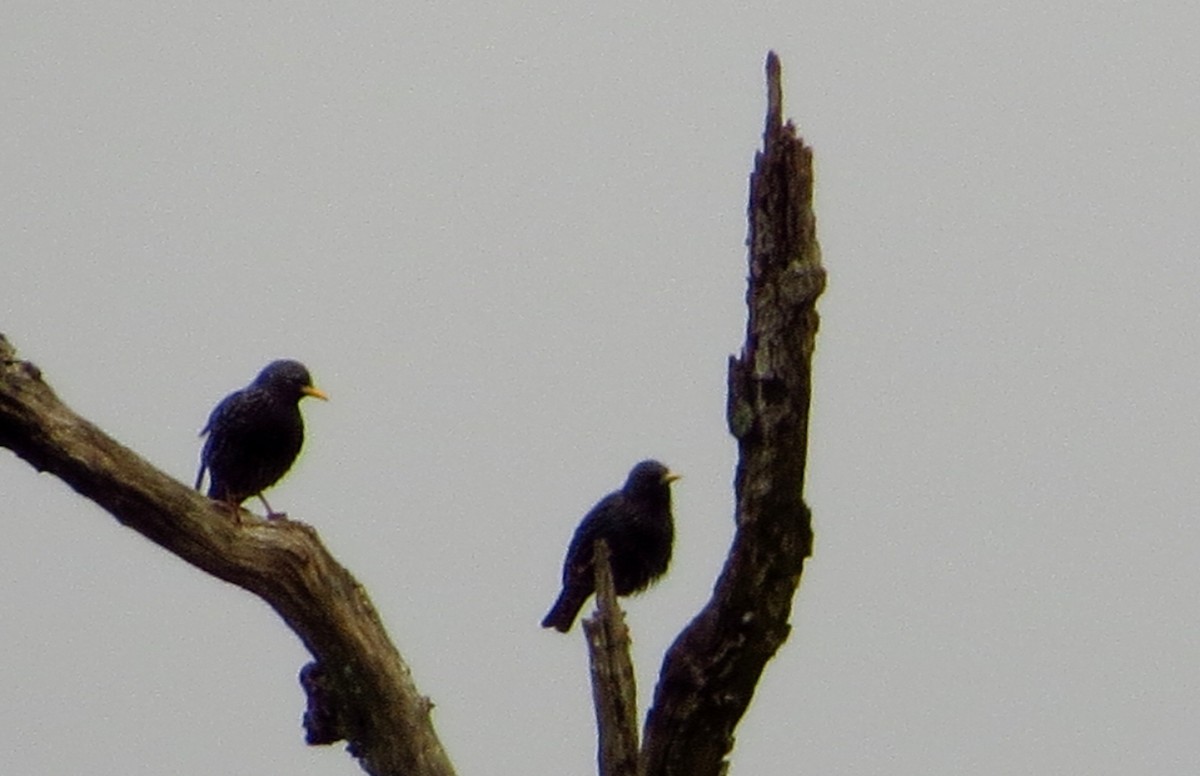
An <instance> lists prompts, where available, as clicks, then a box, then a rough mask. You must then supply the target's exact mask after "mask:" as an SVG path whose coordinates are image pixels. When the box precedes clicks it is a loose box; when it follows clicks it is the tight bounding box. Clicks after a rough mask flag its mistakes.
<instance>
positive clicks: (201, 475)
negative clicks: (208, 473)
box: [193, 464, 208, 490]
mask: <svg viewBox="0 0 1200 776" xmlns="http://www.w3.org/2000/svg"><path fill="white" fill-rule="evenodd" d="M207 468H208V467H207V466H206V465H204V464H200V471H198V472H196V484H195V485H194V486H193V487H194V488H195V489H196V490H200V483H202V482H204V470H205V469H207Z"/></svg>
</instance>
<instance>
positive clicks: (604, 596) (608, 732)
mask: <svg viewBox="0 0 1200 776" xmlns="http://www.w3.org/2000/svg"><path fill="white" fill-rule="evenodd" d="M595 553H596V554H595V559H594V562H593V563H592V568H593V569H595V573H596V605H597V609H598V611H597V613H596V616H595V617H593V618H591V619H587V620H584V621H583V632H584V634H585V635H586V636H587V642H588V656H589V658H590V659H591V664H592V698H593V700H594V701H595V705H596V730H597V735H598V737H599V739H600V741H599V756H598V758H597V759H598V760H599V766H600V770H599V773H600V776H637V772H638V771H637V768H638V733H637V682H636V680H635V678H634V675H633V660H632V658H631V657H630V656H629V628H628V627H626V625H625V614H624V612H622V611H621V607H620V606H618V605H617V592H616V589H615V588H614V587H613V578H612V564H611V563H610V561H609V558H610V555H609V551H608V543H607V542H605V541H604V540H603V539H600V540H598V541H597V542H596V547H595Z"/></svg>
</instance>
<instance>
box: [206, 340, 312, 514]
mask: <svg viewBox="0 0 1200 776" xmlns="http://www.w3.org/2000/svg"><path fill="white" fill-rule="evenodd" d="M305 396H315V397H316V398H318V399H328V398H329V397H328V396H326V395H325V394H324V393H322V392H321V391H319V390H317V389H316V388H314V387H313V384H312V378H311V377H310V376H309V374H308V370H307V369H305V368H304V365H303V364H301V363H300V362H299V361H272V362H271V363H270V364H267V366H266V368H264V369H263V370H262V371H261V372H259V373H258V377H256V378H254V382H252V383H250V385H248V386H246V387H245V388H243V389H242V390H240V391H234V392H233V393H231V394H229V395H228V396H226V397H225V398H224V399H223V400H222V401H221V403H220V404H218V405H217V406H216V409H214V410H213V411H212V414H211V415H209V417H208V423H207V424H205V426H204V429H203V430H202V431H201V432H200V436H204V435H205V434H208V439H207V440H205V442H204V449H203V450H202V451H201V452H200V472H199V473H198V474H197V475H196V490H199V489H200V483H201V482H202V481H203V479H204V472H205V470H206V469H207V470H208V480H209V482H208V496H209V498H213V499H220V500H221V501H224V502H226V503H227V504H229V505H230V508H231V509H232V510H233V513H234V515H235V516H236V515H237V514H238V505H240V504H241V503H242V502H243V501H245V500H246V499H248V498H250V497H251V496H258V497H259V499H261V500H262V503H263V506H265V507H266V508H267V517H268V518H273V517H279V516H281V515H280V513H277V512H275V510H273V509H271V505H270V504H268V503H267V500H266V499H265V498H263V494H262V492H263V491H264V490H266V489H267V488H269V487H271V486H272V485H274V484H275V483H276V482H278V481H279V478H280V477H282V476H283V475H284V474H286V473H287V470H288V469H290V468H291V466H292V463H293V462H295V460H296V456H297V455H299V454H300V447H301V446H302V445H303V444H304V420H303V419H302V418H301V417H300V400H301V399H302V398H304V397H305Z"/></svg>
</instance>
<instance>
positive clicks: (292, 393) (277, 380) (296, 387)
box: [254, 359, 329, 401]
mask: <svg viewBox="0 0 1200 776" xmlns="http://www.w3.org/2000/svg"><path fill="white" fill-rule="evenodd" d="M254 385H255V386H257V387H259V388H265V389H267V390H269V391H271V392H272V393H278V394H280V395H282V396H288V397H295V399H296V400H297V401H298V400H300V399H301V398H303V397H305V396H312V397H313V398H315V399H322V400H324V401H328V400H329V396H327V395H326V394H325V392H324V391H322V390H320V389H318V388H316V387H315V386H314V385H313V384H312V376H311V375H310V374H309V373H308V369H307V368H306V367H305V366H304V364H301V363H300V362H299V361H292V360H290V359H282V360H280V361H272V362H271V363H269V364H267V365H266V367H264V368H263V370H262V371H261V372H259V373H258V377H256V378H254Z"/></svg>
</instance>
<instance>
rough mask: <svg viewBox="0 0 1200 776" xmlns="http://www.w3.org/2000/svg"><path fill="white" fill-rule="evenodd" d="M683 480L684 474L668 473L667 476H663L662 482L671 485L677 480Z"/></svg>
mask: <svg viewBox="0 0 1200 776" xmlns="http://www.w3.org/2000/svg"><path fill="white" fill-rule="evenodd" d="M682 479H683V475H682V474H676V473H675V472H667V473H666V474H664V475H663V478H662V481H663V485H670V484H671V483H672V482H674V481H675V480H682Z"/></svg>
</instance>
